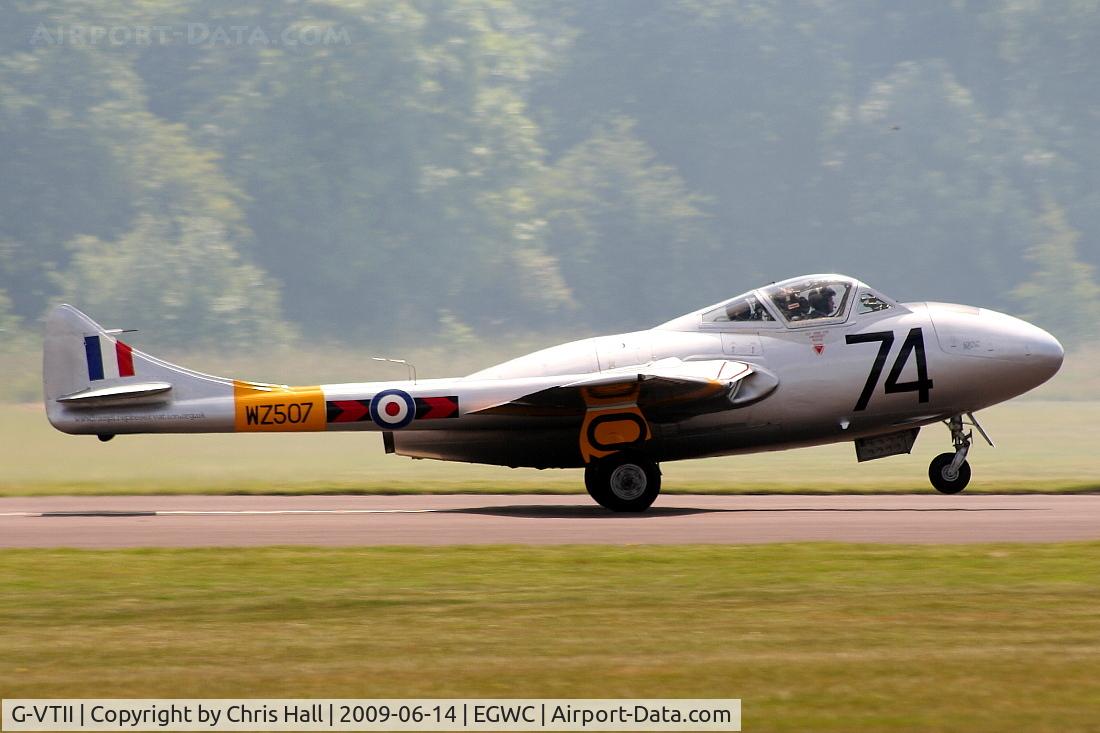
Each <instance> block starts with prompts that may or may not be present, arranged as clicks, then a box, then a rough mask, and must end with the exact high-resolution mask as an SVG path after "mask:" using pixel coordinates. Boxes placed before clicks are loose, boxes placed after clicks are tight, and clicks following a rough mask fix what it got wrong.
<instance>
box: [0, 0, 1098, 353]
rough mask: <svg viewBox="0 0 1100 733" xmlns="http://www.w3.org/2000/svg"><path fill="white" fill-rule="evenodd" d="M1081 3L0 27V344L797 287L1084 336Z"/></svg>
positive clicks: (629, 323) (1089, 257)
mask: <svg viewBox="0 0 1100 733" xmlns="http://www.w3.org/2000/svg"><path fill="white" fill-rule="evenodd" d="M1098 11H1100V8H1098V7H1097V2H1095V1H1093V2H1081V3H1066V2H1053V1H1050V0H1037V2H1034V3H1026V4H1025V3H1013V2H1007V1H1000V2H998V1H992V2H980V3H979V2H934V3H912V4H903V5H898V4H893V3H885V2H881V3H880V2H870V1H862V2H844V3H841V2H832V1H831V0H805V1H803V2H796V3H784V2H778V0H774V1H766V0H760V1H758V2H751V3H746V2H735V1H733V0H729V1H726V0H669V1H666V2H657V1H655V0H637V1H629V2H628V1H627V0H605V1H603V2H598V3H593V2H582V1H581V0H554V1H550V0H545V1H544V0H476V1H475V0H452V1H449V2H429V1H427V0H424V1H421V0H340V1H336V0H323V1H320V2H313V3H309V4H302V3H298V2H291V1H290V0H281V1H278V0H277V1H275V2H266V1H265V0H244V1H243V2H236V3H224V2H214V1H213V0H186V1H185V2H176V3H158V2H154V3H149V2H140V1H139V0H117V1H116V2H65V3H62V2H57V3H41V2H31V1H30V0H13V2H8V3H4V4H3V5H2V6H0V328H3V329H5V331H17V330H20V329H24V330H34V329H36V328H37V322H38V319H39V318H40V317H41V316H42V314H43V313H44V312H45V310H46V309H47V308H48V307H49V306H50V305H51V304H53V303H56V302H59V301H61V300H68V301H70V302H73V303H75V304H77V305H79V306H80V307H82V308H84V309H86V310H88V311H89V312H90V313H92V314H93V315H94V316H96V317H97V318H101V319H103V320H106V321H111V322H113V323H124V325H127V326H134V327H142V328H143V329H144V330H147V331H148V332H149V333H150V335H153V336H155V338H157V339H160V340H161V341H162V342H164V343H168V344H174V343H196V344H204V343H205V344H212V343H224V342H226V341H234V342H237V343H249V344H254V343H261V342H264V341H278V340H287V339H291V338H293V337H294V335H295V334H310V335H317V336H319V337H328V338H340V339H344V340H347V341H350V342H363V343H384V342H394V341H415V340H416V339H417V338H420V337H431V336H433V335H438V334H440V333H441V332H460V333H473V334H477V335H478V336H480V337H485V338H489V337H493V336H498V335H501V334H508V333H515V332H519V331H525V330H534V331H547V332H551V331H552V332H555V333H565V332H575V333H584V332H588V331H593V330H610V329H627V328H640V327H645V326H647V325H652V324H655V323H658V322H660V321H663V320H665V319H667V318H670V317H672V316H674V315H677V314H679V313H681V312H684V311H687V310H690V309H693V308H697V307H701V306H703V305H705V304H707V303H709V302H713V301H717V300H719V299H722V298H724V297H728V296H732V295H735V294H737V293H738V292H740V291H743V290H746V289H748V288H751V287H755V286H757V285H759V284H762V283H765V282H769V281H772V280H777V279H781V278H784V277H788V276H792V275H795V274H800V273H804V272H815V271H840V272H846V273H849V274H852V275H855V276H857V277H860V278H862V279H864V280H866V281H868V282H870V283H871V284H873V285H875V286H876V287H879V288H881V289H883V290H884V291H886V292H887V293H890V294H891V295H894V296H895V297H898V298H899V299H902V300H905V299H921V300H923V299H938V300H950V301H957V302H966V303H971V304H976V305H985V306H989V307H994V308H999V309H1002V310H1005V311H1007V312H1010V313H1013V314H1016V315H1021V316H1024V317H1030V318H1034V319H1037V320H1038V321H1039V322H1040V323H1042V324H1043V325H1046V326H1048V327H1050V328H1052V329H1053V330H1054V332H1055V333H1056V334H1057V335H1058V336H1059V337H1060V338H1062V339H1063V340H1064V341H1067V342H1071V343H1072V342H1074V341H1083V340H1088V339H1090V338H1092V339H1095V338H1096V335H1097V333H1098V327H1097V325H1096V324H1097V322H1098V319H1100V306H1098V305H1097V303H1098V301H1100V299H1098V298H1097V296H1098V295H1100V290H1098V289H1097V286H1096V277H1095V271H1094V269H1093V268H1094V267H1095V266H1096V265H1098V264H1100V247H1098V246H1097V241H1098V238H1100V185H1097V184H1098V176H1100V174H1098V172H1097V171H1100V145H1098V144H1097V142H1096V140H1095V130H1096V125H1097V121H1098V119H1100V12H1098Z"/></svg>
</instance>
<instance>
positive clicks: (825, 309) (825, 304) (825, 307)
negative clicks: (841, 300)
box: [806, 285, 836, 318]
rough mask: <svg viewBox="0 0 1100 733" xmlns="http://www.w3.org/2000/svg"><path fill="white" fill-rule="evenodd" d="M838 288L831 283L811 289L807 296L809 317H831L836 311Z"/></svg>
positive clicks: (807, 315)
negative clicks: (834, 287)
mask: <svg viewBox="0 0 1100 733" xmlns="http://www.w3.org/2000/svg"><path fill="white" fill-rule="evenodd" d="M835 298H836V290H834V289H833V288H832V286H830V285H822V286H821V287H819V288H814V289H813V290H811V291H810V292H809V294H808V296H807V298H806V299H807V300H808V301H809V305H810V310H809V312H808V313H807V314H806V317H807V318H829V317H830V316H832V315H833V313H834V312H835V311H836V301H835Z"/></svg>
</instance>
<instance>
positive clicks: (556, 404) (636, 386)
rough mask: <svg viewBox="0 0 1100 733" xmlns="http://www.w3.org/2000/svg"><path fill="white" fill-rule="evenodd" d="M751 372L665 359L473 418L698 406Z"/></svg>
mask: <svg viewBox="0 0 1100 733" xmlns="http://www.w3.org/2000/svg"><path fill="white" fill-rule="evenodd" d="M752 373H753V368H752V367H751V366H749V365H748V364H744V363H742V362H739V361H727V360H725V359H714V360H708V361H681V360H679V359H666V360H663V361H658V362H654V363H652V364H645V365H638V366H631V367H623V368H620V369H614V370H609V371H605V372H597V373H593V374H589V375H585V376H583V377H580V378H576V376H575V375H574V376H573V377H569V378H567V379H569V381H566V382H564V383H563V384H560V385H556V386H553V387H548V388H545V389H541V390H539V391H537V392H532V393H530V394H526V395H523V396H521V397H517V398H515V399H512V400H509V401H507V402H502V403H499V404H496V405H491V406H489V407H486V408H483V409H481V410H478V411H476V412H475V413H472V414H478V415H532V416H534V415H549V414H553V415H570V414H577V415H581V414H584V413H585V412H587V411H588V410H590V409H592V408H593V407H597V406H599V407H610V406H614V405H630V404H633V405H635V406H637V407H638V408H641V409H642V410H645V411H646V412H650V411H653V410H657V411H659V410H660V409H661V408H664V407H674V406H676V405H684V404H685V403H691V402H702V401H705V400H707V399H710V398H713V397H717V396H719V395H722V394H729V393H730V390H731V389H733V388H734V387H735V385H736V384H737V383H738V382H740V380H742V379H744V378H745V377H747V376H749V375H750V374H752Z"/></svg>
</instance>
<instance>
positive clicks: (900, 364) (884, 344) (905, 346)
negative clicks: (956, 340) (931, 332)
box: [844, 328, 932, 412]
mask: <svg viewBox="0 0 1100 733" xmlns="http://www.w3.org/2000/svg"><path fill="white" fill-rule="evenodd" d="M844 340H845V341H846V342H847V343H849V344H866V343H869V342H871V341H878V342H880V344H881V345H880V346H879V347H878V354H877V355H876V356H875V363H874V364H872V365H871V373H870V374H868V375H867V384H865V385H864V386H863V393H862V394H860V396H859V401H858V402H856V408H855V411H856V412H859V411H860V410H866V409H867V403H868V402H870V401H871V395H872V394H874V393H875V387H876V386H878V378H879V377H880V376H882V368H883V367H884V366H886V357H887V356H889V355H890V347H891V346H893V345H894V334H893V332H892V331H877V332H875V333H860V334H855V335H849V336H845V337H844ZM914 351H915V352H916V354H917V378H916V380H915V381H912V382H898V378H899V377H900V376H901V371H902V370H903V369H905V364H906V362H908V361H909V355H910V354H912V353H913V352H914ZM931 389H932V380H931V379H929V378H928V362H927V361H925V358H924V330H923V329H921V328H913V329H910V330H909V335H908V336H906V337H905V341H904V342H903V343H902V345H901V351H899V352H898V358H897V359H895V360H894V366H892V367H891V368H890V373H889V374H888V375H886V387H885V392H886V394H895V393H897V392H916V393H917V395H918V397H917V400H918V401H919V402H927V401H928V392H929V391H930V390H931Z"/></svg>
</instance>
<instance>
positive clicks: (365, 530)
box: [0, 494, 1100, 548]
mask: <svg viewBox="0 0 1100 733" xmlns="http://www.w3.org/2000/svg"><path fill="white" fill-rule="evenodd" d="M1094 539H1100V496H1098V495H1077V496H1046V495H1043V496H1040V495H1025V496H1009V495H1001V496H978V495H975V496H966V495H960V496H939V495H934V494H929V495H904V496H851V495H841V496H662V497H660V498H659V499H658V501H657V504H656V505H655V506H653V507H652V508H651V509H650V510H649V511H648V512H646V513H644V514H634V515H629V514H613V513H611V512H608V511H606V510H604V509H601V508H600V507H597V506H595V505H594V504H593V503H592V502H591V501H590V500H589V499H588V497H587V496H512V495H461V496H113V497H106V496H103V497H43V498H33V497H28V498H8V499H0V547H84V548H107V547H218V546H223V547H224V546H246V545H344V546H346V545H457V544H536V545H545V544H572V543H597V544H681V543H708V544H709V543H718V544H742V543H762V542H798V541H819V540H828V541H837V542H898V543H966V542H1056V541H1063V540H1094Z"/></svg>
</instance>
